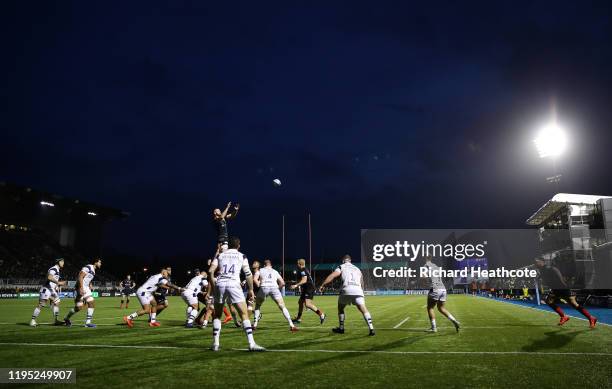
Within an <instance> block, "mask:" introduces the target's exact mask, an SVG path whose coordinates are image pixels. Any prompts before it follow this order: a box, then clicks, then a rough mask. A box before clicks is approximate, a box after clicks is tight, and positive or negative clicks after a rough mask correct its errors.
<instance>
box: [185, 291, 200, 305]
mask: <svg viewBox="0 0 612 389" xmlns="http://www.w3.org/2000/svg"><path fill="white" fill-rule="evenodd" d="M181 297H182V298H183V301H184V302H186V303H187V304H188V305H198V303H199V302H200V301H199V299H198V294H197V293H193V290H186V291H184V292H183V293H181Z"/></svg>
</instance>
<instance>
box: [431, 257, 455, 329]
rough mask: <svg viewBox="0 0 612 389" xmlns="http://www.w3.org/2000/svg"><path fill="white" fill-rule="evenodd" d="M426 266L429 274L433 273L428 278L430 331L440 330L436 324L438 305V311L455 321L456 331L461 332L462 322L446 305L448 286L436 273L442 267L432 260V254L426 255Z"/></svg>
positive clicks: (452, 321)
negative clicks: (436, 308) (435, 309)
mask: <svg viewBox="0 0 612 389" xmlns="http://www.w3.org/2000/svg"><path fill="white" fill-rule="evenodd" d="M424 266H425V267H428V268H429V270H430V271H429V274H430V275H431V277H427V279H426V281H427V283H428V287H429V293H428V294H427V315H428V316H429V321H430V323H431V328H430V329H429V330H428V332H438V327H437V326H436V313H435V311H434V308H435V307H436V306H437V307H438V311H440V313H441V314H443V315H444V316H446V318H447V319H448V320H450V321H451V323H453V325H454V326H455V331H457V332H459V328H460V327H461V323H459V322H458V321H457V319H455V317H454V316H453V315H452V314H451V313H450V312H449V311H448V310H447V309H446V307H445V304H446V287H445V286H444V283H443V282H442V280H441V279H440V277H439V276H437V275H435V274H434V272H435V270H437V269H440V267H439V266H438V265H436V264H435V263H433V262H432V261H431V256H427V257H425V265H424Z"/></svg>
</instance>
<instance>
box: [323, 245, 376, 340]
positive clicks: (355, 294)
mask: <svg viewBox="0 0 612 389" xmlns="http://www.w3.org/2000/svg"><path fill="white" fill-rule="evenodd" d="M338 277H340V278H341V281H342V289H341V290H340V296H339V297H338V321H339V325H338V327H336V328H333V329H332V331H333V332H335V333H337V334H344V318H345V315H344V307H346V306H347V305H351V304H354V305H355V306H357V309H358V310H359V312H361V314H362V315H363V319H364V320H365V322H366V324H367V325H368V329H369V330H370V333H369V335H370V336H374V335H376V333H375V332H374V325H373V324H372V315H370V312H368V308H367V307H366V305H365V298H364V297H363V275H362V274H361V270H359V268H358V267H357V266H355V265H353V264H352V263H351V257H350V255H345V256H344V257H342V265H340V266H338V267H337V268H336V269H335V270H334V271H333V272H332V273H331V274H330V275H328V276H327V278H326V279H325V281H323V283H322V284H321V287H320V288H319V291H321V292H323V288H324V287H325V285H327V284H329V283H331V282H332V281H333V280H334V279H336V278H338Z"/></svg>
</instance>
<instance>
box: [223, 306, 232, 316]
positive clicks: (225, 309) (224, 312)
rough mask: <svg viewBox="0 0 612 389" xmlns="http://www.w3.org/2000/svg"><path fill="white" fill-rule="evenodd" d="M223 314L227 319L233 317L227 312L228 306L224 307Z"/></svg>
mask: <svg viewBox="0 0 612 389" xmlns="http://www.w3.org/2000/svg"><path fill="white" fill-rule="evenodd" d="M223 314H224V315H225V317H229V316H232V315H231V314H230V313H229V311H228V310H227V307H226V306H223Z"/></svg>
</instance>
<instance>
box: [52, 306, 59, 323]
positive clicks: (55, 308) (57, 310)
mask: <svg viewBox="0 0 612 389" xmlns="http://www.w3.org/2000/svg"><path fill="white" fill-rule="evenodd" d="M53 316H55V321H57V317H58V316H59V307H58V306H57V305H54V306H53Z"/></svg>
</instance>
